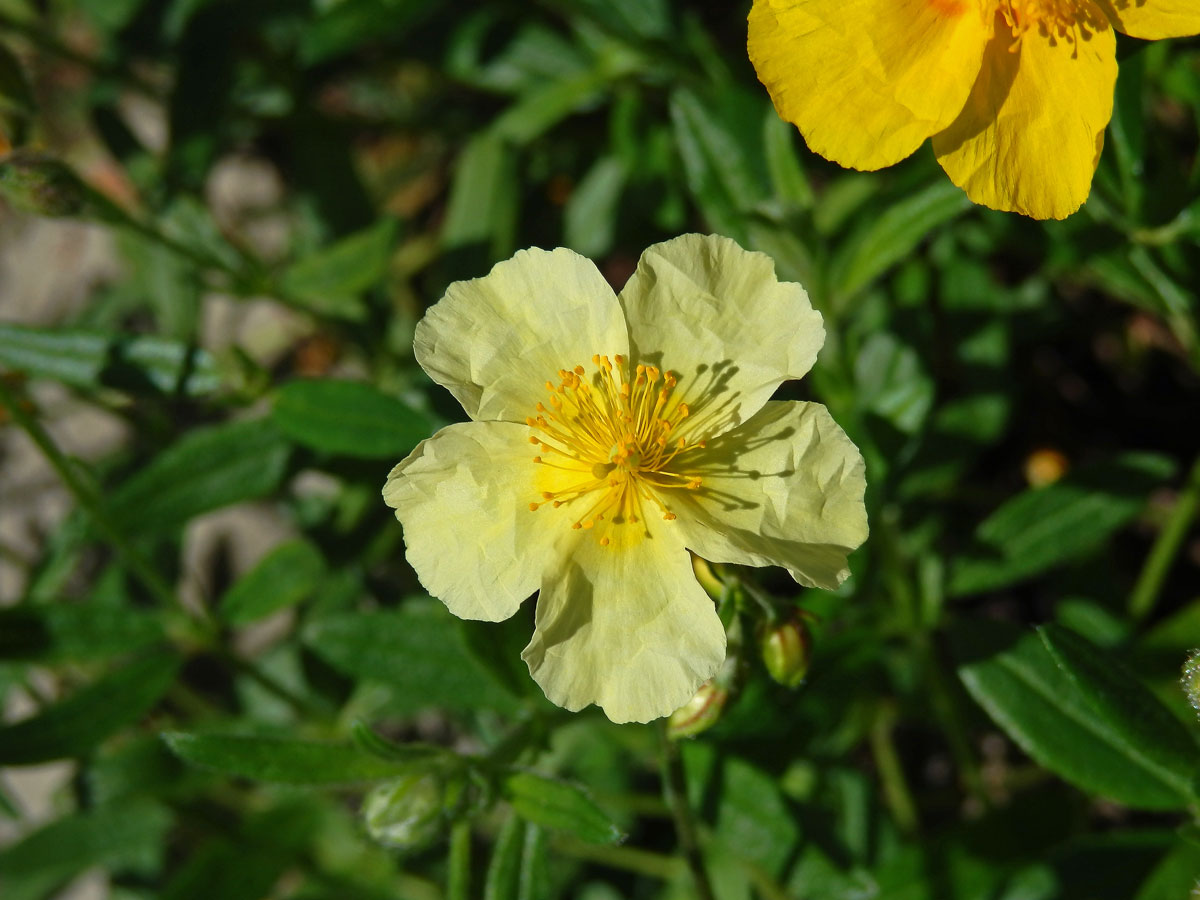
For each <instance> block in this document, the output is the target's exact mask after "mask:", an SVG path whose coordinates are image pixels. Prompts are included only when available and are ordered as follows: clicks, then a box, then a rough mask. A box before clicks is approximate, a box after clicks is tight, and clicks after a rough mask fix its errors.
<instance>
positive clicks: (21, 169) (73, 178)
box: [0, 150, 88, 217]
mask: <svg viewBox="0 0 1200 900" xmlns="http://www.w3.org/2000/svg"><path fill="white" fill-rule="evenodd" d="M0 196H3V197H4V199H5V200H7V201H8V202H9V203H11V204H12V205H13V206H15V207H16V208H17V209H19V210H22V211H23V212H31V213H35V214H37V215H40V216H51V217H59V216H75V215H79V214H80V213H82V212H83V211H84V208H85V206H87V203H88V193H87V189H86V188H85V187H84V185H83V182H82V181H80V180H79V177H78V176H77V175H76V174H75V173H74V172H73V171H72V170H71V169H70V168H69V167H68V166H66V165H65V164H63V163H62V162H60V161H59V160H57V159H55V158H54V157H52V156H47V155H46V154H44V153H32V152H28V151H23V150H18V151H17V152H15V153H13V154H11V155H10V156H8V157H7V158H6V159H5V160H4V161H3V162H0Z"/></svg>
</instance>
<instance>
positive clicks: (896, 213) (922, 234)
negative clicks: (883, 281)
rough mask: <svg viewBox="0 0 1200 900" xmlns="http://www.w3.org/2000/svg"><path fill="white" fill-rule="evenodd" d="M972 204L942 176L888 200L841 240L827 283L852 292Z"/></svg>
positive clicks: (842, 294) (841, 292)
mask: <svg viewBox="0 0 1200 900" xmlns="http://www.w3.org/2000/svg"><path fill="white" fill-rule="evenodd" d="M970 208H971V201H970V200H968V199H967V197H966V195H965V194H964V193H963V192H962V191H961V190H959V189H958V188H957V187H955V186H954V185H953V184H951V183H950V182H948V181H946V180H945V179H944V178H939V179H938V180H937V181H935V182H934V183H933V184H931V185H929V187H927V188H925V189H924V190H922V191H920V192H918V193H916V194H912V195H910V196H907V197H905V198H904V199H903V200H900V201H898V202H897V203H895V204H893V205H892V206H891V207H889V208H888V209H886V210H884V211H883V212H882V213H880V214H878V215H874V216H872V217H871V219H870V221H869V222H867V224H866V225H865V226H864V227H863V228H862V229H860V230H859V231H857V232H855V233H854V234H853V235H851V236H850V237H849V238H848V239H847V240H846V241H844V242H843V243H842V244H841V245H840V247H839V250H838V252H837V254H836V255H835V256H834V258H833V261H832V263H831V265H830V276H829V283H830V287H831V289H832V290H833V292H834V293H835V295H837V296H839V297H851V296H853V295H854V294H857V293H858V292H859V291H860V290H862V289H863V288H865V287H866V286H867V285H869V284H870V283H871V282H872V281H874V280H875V279H876V278H878V277H879V276H880V275H882V274H883V273H884V272H886V271H887V270H888V269H890V268H891V267H892V266H894V265H895V264H896V263H898V262H900V261H901V260H902V259H905V258H907V257H908V256H909V255H910V254H911V253H912V252H913V250H915V249H916V247H917V245H918V244H920V243H921V241H923V240H925V238H926V237H927V236H928V235H929V233H930V232H931V231H933V230H934V229H935V228H937V227H938V226H939V225H944V224H945V223H946V222H949V221H951V220H952V219H954V218H957V217H958V216H959V215H961V214H962V213H964V212H966V211H967V210H968V209H970Z"/></svg>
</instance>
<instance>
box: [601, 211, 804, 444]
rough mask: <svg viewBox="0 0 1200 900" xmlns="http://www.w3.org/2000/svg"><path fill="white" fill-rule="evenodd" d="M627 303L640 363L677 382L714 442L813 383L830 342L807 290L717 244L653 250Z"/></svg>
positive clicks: (703, 241) (704, 239) (758, 257)
mask: <svg viewBox="0 0 1200 900" xmlns="http://www.w3.org/2000/svg"><path fill="white" fill-rule="evenodd" d="M619 299H620V302H621V305H622V306H623V307H624V309H625V316H626V318H627V319H628V321H629V335H630V344H631V350H632V352H633V356H634V361H635V362H640V363H647V364H653V365H655V366H658V367H659V368H661V369H663V370H664V371H670V372H673V373H675V375H676V377H677V378H678V379H679V386H678V387H677V388H676V389H675V391H674V392H673V395H672V396H673V399H674V401H675V402H679V401H684V402H686V403H687V405H688V406H689V407H690V408H691V415H692V417H693V418H692V423H696V424H697V425H703V426H704V428H703V430H704V435H705V436H707V437H712V436H715V435H717V434H720V433H721V432H722V431H724V430H725V429H727V428H729V427H731V426H733V425H735V424H737V422H739V421H742V420H744V419H745V418H747V417H748V416H751V415H753V414H754V412H755V411H757V410H758V409H759V408H760V407H761V406H762V404H764V403H765V402H766V401H767V399H768V398H769V397H770V396H771V394H772V393H773V392H774V390H775V389H776V388H777V387H779V385H780V384H782V383H783V382H784V381H786V380H787V379H789V378H799V377H800V376H802V375H804V374H805V373H806V372H807V371H808V370H809V369H810V368H812V364H813V362H814V360H815V359H816V357H817V351H818V350H820V349H821V344H822V343H824V341H825V328H824V326H823V325H822V323H821V314H820V313H819V312H817V311H816V310H814V309H813V308H812V304H810V303H809V300H808V294H806V293H805V292H804V288H802V287H801V286H800V285H798V284H792V283H790V282H782V283H781V282H779V281H778V280H777V279H776V278H775V264H774V263H773V262H772V261H771V258H770V257H769V256H767V255H765V254H763V253H750V252H747V251H745V250H743V249H742V248H741V247H739V246H738V245H737V244H736V243H734V242H733V241H731V240H729V239H728V238H724V237H719V236H717V235H698V234H688V235H684V236H683V237H678V238H675V239H674V240H670V241H666V242H665V243H662V244H655V245H654V246H652V247H649V248H647V250H646V252H645V253H643V254H642V258H641V259H640V260H639V261H638V267H637V271H636V272H635V273H634V275H633V277H632V278H630V279H629V282H628V283H627V284H626V285H625V287H624V289H623V290H622V291H621V296H620V298H619ZM677 433H678V432H676V434H677Z"/></svg>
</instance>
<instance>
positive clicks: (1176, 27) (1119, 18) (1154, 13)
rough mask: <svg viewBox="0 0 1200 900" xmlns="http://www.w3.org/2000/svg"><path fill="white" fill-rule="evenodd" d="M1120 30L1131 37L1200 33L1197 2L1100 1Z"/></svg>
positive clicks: (1147, 37)
mask: <svg viewBox="0 0 1200 900" xmlns="http://www.w3.org/2000/svg"><path fill="white" fill-rule="evenodd" d="M1097 3H1099V5H1100V7H1101V8H1102V9H1103V10H1104V12H1105V13H1107V14H1108V17H1109V18H1110V19H1112V20H1113V24H1115V25H1116V26H1117V28H1118V29H1119V30H1120V31H1123V32H1124V33H1125V34H1127V35H1129V36H1130V37H1135V38H1144V39H1146V40H1149V41H1157V40H1158V39H1159V38H1169V37H1185V36H1186V35H1191V34H1200V3H1197V2H1196V0H1097Z"/></svg>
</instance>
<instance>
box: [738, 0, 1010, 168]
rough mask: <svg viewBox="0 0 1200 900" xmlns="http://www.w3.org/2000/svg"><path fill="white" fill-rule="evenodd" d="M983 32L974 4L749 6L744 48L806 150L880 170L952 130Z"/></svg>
mask: <svg viewBox="0 0 1200 900" xmlns="http://www.w3.org/2000/svg"><path fill="white" fill-rule="evenodd" d="M987 24H988V23H987V20H986V19H985V18H984V17H983V15H982V14H981V12H980V4H979V3H977V2H976V0H755V2H754V6H753V7H752V8H751V10H750V22H749V26H750V31H749V41H748V49H749V52H750V60H751V62H753V63H754V68H755V69H756V70H757V71H758V78H759V80H760V81H761V82H762V83H763V84H764V85H765V86H766V88H767V91H768V92H769V93H770V95H771V100H772V101H773V102H774V103H775V109H776V110H778V112H779V115H780V116H781V117H782V118H784V119H786V120H787V121H789V122H792V123H793V124H795V125H796V126H797V127H798V128H799V129H800V131H801V133H802V134H803V135H804V139H805V140H806V141H807V142H808V145H809V147H811V148H812V149H813V150H814V151H816V152H817V153H820V154H821V155H822V156H824V157H826V158H828V159H832V160H833V161H834V162H836V163H839V164H840V165H843V166H849V167H851V168H855V169H879V168H882V167H884V166H890V165H892V164H894V163H897V162H899V161H900V160H902V159H904V158H905V157H906V156H908V155H909V154H910V153H912V152H913V151H914V150H916V149H917V147H919V146H920V145H921V142H922V141H924V140H925V138H927V137H929V136H930V135H932V134H935V133H936V132H938V131H941V130H942V129H943V128H945V127H946V126H947V125H949V124H950V123H951V122H952V121H954V118H955V117H956V116H957V115H958V113H959V110H961V109H962V107H963V104H964V103H965V102H966V99H967V95H968V93H969V92H970V90H971V84H972V82H973V81H974V80H975V75H976V74H977V73H978V71H979V66H980V61H981V59H982V57H983V48H984V45H985V44H986V43H987V38H988V34H987Z"/></svg>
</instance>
